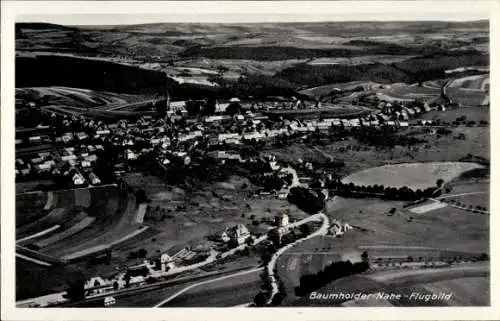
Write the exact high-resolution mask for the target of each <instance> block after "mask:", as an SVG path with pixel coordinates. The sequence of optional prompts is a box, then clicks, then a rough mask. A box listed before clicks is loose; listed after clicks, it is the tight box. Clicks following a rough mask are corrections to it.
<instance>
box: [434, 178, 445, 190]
mask: <svg viewBox="0 0 500 321" xmlns="http://www.w3.org/2000/svg"><path fill="white" fill-rule="evenodd" d="M443 183H444V180H443V179H442V178H440V179H438V180H437V181H436V186H437V187H438V188H441V186H443Z"/></svg>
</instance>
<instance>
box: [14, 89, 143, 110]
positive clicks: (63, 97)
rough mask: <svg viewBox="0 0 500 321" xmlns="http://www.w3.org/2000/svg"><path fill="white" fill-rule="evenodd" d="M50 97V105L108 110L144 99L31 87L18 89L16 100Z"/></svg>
mask: <svg viewBox="0 0 500 321" xmlns="http://www.w3.org/2000/svg"><path fill="white" fill-rule="evenodd" d="M31 96H39V97H42V96H45V97H48V104H49V105H59V106H72V107H82V108H98V109H106V108H107V107H108V106H119V105H125V104H127V103H131V102H135V101H138V100H141V99H144V97H142V96H136V95H126V94H117V93H111V92H104V91H94V90H89V89H83V88H71V87H59V86H53V87H31V88H21V89H16V98H25V97H31Z"/></svg>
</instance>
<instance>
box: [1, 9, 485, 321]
mask: <svg viewBox="0 0 500 321" xmlns="http://www.w3.org/2000/svg"><path fill="white" fill-rule="evenodd" d="M21 2H22V1H21ZM61 2H64V1H61ZM92 2H94V3H96V2H99V1H90V3H92ZM110 2H114V1H110ZM368 2H370V1H368ZM410 2H413V1H410ZM245 3H246V5H245ZM317 3H318V7H317V8H315V9H311V8H310V7H312V6H315V1H312V2H308V3H307V4H304V3H302V2H300V1H299V2H295V3H294V2H282V4H280V1H278V2H273V3H272V4H273V5H272V6H271V9H272V8H278V9H279V8H280V6H281V9H282V11H280V10H275V9H273V10H271V11H270V12H266V11H265V2H243V4H242V5H241V10H240V11H236V12H231V11H223V10H222V9H223V8H224V2H215V1H214V2H211V1H203V2H201V3H196V2H195V3H190V4H187V3H186V4H185V5H183V4H182V1H180V3H178V4H177V7H178V9H177V10H176V11H175V12H162V11H161V10H160V11H158V12H156V11H154V9H151V8H154V4H153V6H152V7H151V6H150V7H149V8H150V9H151V10H152V11H150V12H149V13H143V12H140V11H138V13H134V12H128V13H121V12H109V11H106V12H102V13H98V12H97V13H96V12H95V11H93V13H76V12H75V13H74V14H71V13H69V12H68V13H66V14H64V13H60V12H58V13H57V14H51V13H50V12H49V11H48V10H42V11H40V13H36V12H32V11H33V10H32V11H31V12H30V13H28V14H20V15H16V16H15V18H13V19H15V24H14V25H13V27H12V29H13V32H14V35H15V39H14V42H13V43H12V44H11V45H12V47H13V53H12V54H13V55H15V58H13V62H14V65H13V66H11V67H12V68H13V72H12V74H13V75H14V77H15V80H14V79H12V81H13V82H12V83H11V84H10V85H11V87H12V91H13V92H12V93H11V95H12V97H13V99H12V104H11V106H10V107H8V111H9V113H10V114H11V116H10V118H11V119H12V120H13V123H12V124H11V126H12V133H11V134H9V135H10V136H12V138H13V139H12V142H10V141H9V142H8V144H11V145H12V146H11V151H12V152H11V154H12V155H11V156H10V158H9V159H11V160H12V162H14V164H13V165H9V167H8V168H9V169H12V171H13V173H11V174H10V175H11V176H12V186H11V187H9V186H8V185H5V183H4V181H3V179H4V177H2V194H3V193H4V192H5V193H7V191H6V190H9V189H10V193H11V194H9V195H12V197H11V198H9V199H10V200H12V202H10V201H6V200H5V199H4V197H3V195H2V204H3V205H6V204H5V203H7V202H10V203H11V204H10V206H11V207H10V209H11V211H10V212H8V213H4V210H2V219H4V215H6V214H8V215H9V216H10V219H11V220H12V224H11V225H10V226H12V232H11V233H12V234H13V235H15V236H13V240H12V241H13V242H15V244H11V247H12V251H13V252H15V254H14V253H13V254H12V255H13V256H14V255H15V262H12V264H11V267H10V269H11V271H10V272H11V273H12V274H11V278H12V283H13V284H14V286H15V289H14V291H15V299H14V300H15V307H16V308H25V309H28V310H30V311H33V310H36V311H39V310H40V309H51V308H104V309H106V308H109V309H111V310H113V309H114V308H163V309H165V308H167V309H168V308H188V307H201V308H231V307H238V308H250V309H251V310H248V311H254V310H252V308H253V309H258V308H259V307H268V308H271V307H272V308H306V307H314V308H333V309H332V310H331V311H332V313H334V311H336V310H335V309H334V308H335V307H357V308H360V307H363V308H370V307H372V308H373V307H490V306H491V304H492V299H491V293H492V289H491V288H490V283H491V282H490V271H491V270H492V269H491V267H490V256H492V255H493V252H492V251H491V248H490V244H491V242H490V236H491V234H490V219H491V216H492V215H491V214H492V213H491V210H490V183H491V182H490V168H491V167H490V166H491V165H490V158H491V157H490V155H491V148H490V124H491V123H492V121H493V119H492V117H491V116H490V42H491V38H490V23H491V21H490V12H489V11H488V10H489V6H488V5H486V6H481V5H478V4H477V3H478V2H477V1H458V2H455V1H445V2H441V6H440V7H439V9H436V10H435V11H433V5H432V2H431V1H423V3H422V2H421V4H420V5H419V6H418V8H419V10H413V9H411V8H417V7H416V6H415V4H411V3H409V4H408V6H409V7H408V8H407V9H404V8H405V7H404V6H402V5H401V4H397V3H396V2H394V3H392V5H394V8H395V9H394V10H395V11H394V13H391V8H392V7H391V4H390V3H389V4H387V3H386V5H385V9H383V7H380V6H374V7H375V8H374V11H373V13H372V12H371V11H370V10H365V9H363V7H362V4H363V3H362V2H359V3H358V4H356V3H357V1H349V3H345V2H344V3H343V4H342V6H341V5H340V3H336V2H333V4H331V5H330V4H328V3H324V2H317ZM485 3H488V1H485ZM160 4H161V1H158V5H160ZM61 5H62V4H61ZM96 5H97V4H96ZM210 5H213V6H214V7H213V8H212V9H211V10H208V9H207V8H210ZM233 5H234V3H233ZM26 6H29V4H26ZM137 6H138V7H140V6H141V5H140V4H139V3H138V4H137ZM286 6H288V8H287V7H286ZM200 8H201V9H200ZM203 8H205V9H207V10H205V9H203ZM301 8H302V9H304V8H306V9H304V10H302V9H301ZM307 8H308V9H307ZM339 8H340V9H342V10H340V9H339ZM436 8H438V7H436ZM202 9H203V10H202ZM247 9H248V11H247ZM286 9H288V10H290V12H288V13H287V10H286ZM218 10H219V11H218ZM357 10H359V12H357ZM384 10H387V13H386V14H384ZM398 13H399V14H398ZM2 18H3V17H2ZM2 42H4V38H3V39H2ZM3 45H4V43H2V46H3ZM2 68H3V66H2ZM2 73H3V71H2ZM2 95H4V91H3V90H2ZM2 98H3V97H2ZM2 105H4V104H3V103H2ZM5 108H7V106H5ZM4 112H5V110H4V106H2V118H4ZM2 127H3V126H2ZM2 129H4V128H2ZM14 130H15V134H14ZM4 135H6V134H4V131H3V130H2V136H4ZM4 138H5V136H4V137H2V145H4ZM2 148H4V147H2ZM4 164H5V162H4V161H3V160H2V167H3V165H4ZM2 174H4V171H2ZM14 200H15V201H14ZM4 228H7V226H6V225H5V224H4V221H2V230H4ZM14 237H15V239H14ZM2 243H3V241H2ZM2 254H3V253H2ZM3 259H4V255H2V260H3ZM2 263H3V262H2ZM2 265H3V264H2ZM14 275H15V276H14ZM4 279H5V277H2V282H3V281H4ZM167 309H166V310H163V311H168V310H167ZM174 310H175V309H174ZM239 311H241V310H239ZM243 313H245V311H244V312H243ZM407 317H411V316H407Z"/></svg>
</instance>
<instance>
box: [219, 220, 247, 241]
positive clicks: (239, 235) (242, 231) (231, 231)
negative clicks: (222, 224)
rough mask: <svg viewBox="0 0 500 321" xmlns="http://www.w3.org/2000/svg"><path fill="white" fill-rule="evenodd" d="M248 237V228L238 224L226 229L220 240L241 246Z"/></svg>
mask: <svg viewBox="0 0 500 321" xmlns="http://www.w3.org/2000/svg"><path fill="white" fill-rule="evenodd" d="M250 236H251V235H250V231H248V228H247V227H246V226H245V225H243V224H238V225H235V226H233V227H230V228H227V229H226V230H225V231H224V232H222V235H221V239H222V241H224V242H232V243H234V244H237V245H241V244H243V243H245V241H246V240H247V239H248V238H249V237H250Z"/></svg>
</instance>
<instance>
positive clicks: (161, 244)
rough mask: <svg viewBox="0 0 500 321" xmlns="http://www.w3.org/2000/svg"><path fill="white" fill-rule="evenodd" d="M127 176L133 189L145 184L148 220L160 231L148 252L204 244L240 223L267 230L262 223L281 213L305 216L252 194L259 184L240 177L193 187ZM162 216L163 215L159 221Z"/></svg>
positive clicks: (283, 202) (257, 230)
mask: <svg viewBox="0 0 500 321" xmlns="http://www.w3.org/2000/svg"><path fill="white" fill-rule="evenodd" d="M125 179H126V180H127V183H128V184H129V185H130V186H132V187H140V188H144V190H145V192H146V195H147V196H148V198H149V199H150V200H151V202H150V203H149V207H148V209H147V210H146V214H145V217H144V223H145V224H152V225H154V227H155V229H157V230H158V231H160V233H159V234H158V235H156V236H155V238H156V240H157V241H156V242H155V243H153V244H148V245H147V247H146V249H147V250H148V252H153V253H154V252H156V251H158V250H162V251H164V250H166V249H168V248H170V247H172V246H174V245H177V244H185V245H188V244H191V245H193V246H196V245H199V244H203V243H206V242H207V239H206V238H207V237H208V236H209V235H212V234H218V233H221V232H222V231H223V230H224V228H226V227H230V226H234V225H236V224H240V223H241V224H245V225H246V226H247V227H248V228H249V229H250V231H251V232H253V233H265V232H267V230H268V228H269V226H268V225H266V224H264V223H261V221H262V220H274V216H275V215H277V214H279V213H282V212H288V213H289V215H290V216H291V217H292V218H295V219H301V218H304V217H305V216H306V214H305V213H304V212H302V211H301V210H299V209H298V208H297V207H295V206H293V205H292V206H290V205H289V203H288V202H287V201H286V200H278V199H276V198H275V197H254V196H252V195H253V193H254V192H253V190H254V189H255V187H254V186H253V185H252V184H251V183H250V182H249V181H248V180H247V179H245V178H243V177H240V176H230V177H229V178H228V179H227V180H225V181H220V182H213V183H203V184H202V185H201V186H198V187H197V188H196V189H195V190H193V191H189V190H185V189H182V188H179V187H171V186H170V187H166V186H165V183H164V182H163V181H162V180H160V179H159V178H157V177H153V176H144V175H141V174H139V173H129V174H127V175H126V176H125ZM162 213H163V214H162ZM163 215H165V219H164V220H161V216H163ZM253 221H257V225H254V224H252V223H253Z"/></svg>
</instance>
